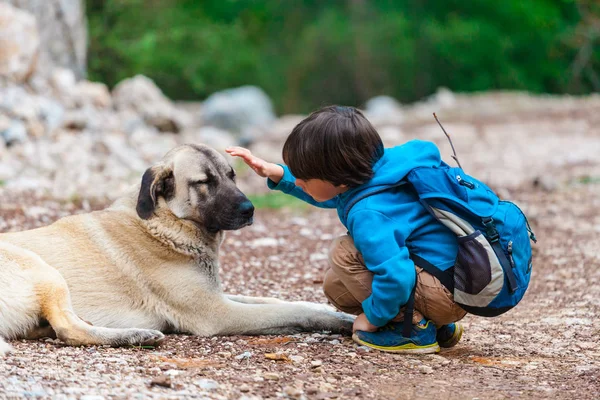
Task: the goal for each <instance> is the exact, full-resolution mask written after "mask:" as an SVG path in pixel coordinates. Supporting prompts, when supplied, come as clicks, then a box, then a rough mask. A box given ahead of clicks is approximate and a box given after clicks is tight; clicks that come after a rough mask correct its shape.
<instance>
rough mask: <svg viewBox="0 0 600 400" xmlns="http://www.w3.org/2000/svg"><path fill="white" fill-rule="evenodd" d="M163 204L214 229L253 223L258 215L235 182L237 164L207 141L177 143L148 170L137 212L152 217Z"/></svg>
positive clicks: (145, 217) (141, 189)
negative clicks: (211, 146)
mask: <svg viewBox="0 0 600 400" xmlns="http://www.w3.org/2000/svg"><path fill="white" fill-rule="evenodd" d="M161 198H162V199H164V202H162V201H161ZM160 207H168V208H169V210H170V211H171V212H172V213H173V214H174V215H175V216H177V218H180V219H184V220H188V221H191V222H193V223H194V224H196V225H197V226H199V227H201V228H203V229H206V230H208V231H210V232H218V231H222V230H233V229H239V228H241V227H243V226H246V225H250V224H251V223H252V216H253V215H254V206H253V205H252V203H251V202H250V200H248V198H247V197H246V196H245V195H244V194H243V193H242V192H241V191H240V189H238V187H237V186H236V184H235V172H234V171H233V168H231V166H230V165H229V163H228V162H227V160H226V159H225V157H224V156H222V155H221V154H219V153H218V152H217V151H216V150H214V149H212V148H210V147H208V146H204V145H183V146H179V147H176V148H174V149H173V150H171V151H169V152H168V153H167V154H166V155H165V156H164V158H163V159H162V161H161V162H160V163H158V164H157V165H154V166H152V167H150V168H148V169H147V170H146V172H145V173H144V176H143V177H142V185H141V188H140V193H139V196H138V202H137V207H136V210H137V213H138V215H139V216H140V218H142V219H150V218H152V217H153V216H155V215H156V214H157V211H158V209H159V208H160Z"/></svg>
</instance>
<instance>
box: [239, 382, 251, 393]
mask: <svg viewBox="0 0 600 400" xmlns="http://www.w3.org/2000/svg"><path fill="white" fill-rule="evenodd" d="M249 391H250V386H248V385H246V384H245V383H244V384H243V385H242V386H240V392H242V393H248V392H249Z"/></svg>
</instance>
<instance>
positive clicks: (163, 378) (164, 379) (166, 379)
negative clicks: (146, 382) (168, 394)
mask: <svg viewBox="0 0 600 400" xmlns="http://www.w3.org/2000/svg"><path fill="white" fill-rule="evenodd" d="M172 385H173V384H172V383H171V377H170V376H168V375H160V376H157V377H156V378H154V379H152V380H151V381H150V386H161V387H166V388H171V387H172Z"/></svg>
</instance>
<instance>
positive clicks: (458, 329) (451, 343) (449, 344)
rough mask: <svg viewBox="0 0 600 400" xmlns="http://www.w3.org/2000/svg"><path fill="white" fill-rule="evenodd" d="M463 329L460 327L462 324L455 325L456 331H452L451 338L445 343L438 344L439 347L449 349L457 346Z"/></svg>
mask: <svg viewBox="0 0 600 400" xmlns="http://www.w3.org/2000/svg"><path fill="white" fill-rule="evenodd" d="M464 331H465V330H464V328H463V326H462V324H458V323H457V324H456V330H454V334H453V335H452V337H451V338H450V339H448V340H446V341H445V342H440V343H439V344H440V347H443V348H445V349H449V348H450V347H454V346H456V345H457V344H458V342H460V338H462V335H463V332H464Z"/></svg>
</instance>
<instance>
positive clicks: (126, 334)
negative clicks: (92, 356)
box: [0, 243, 164, 346]
mask: <svg viewBox="0 0 600 400" xmlns="http://www.w3.org/2000/svg"><path fill="white" fill-rule="evenodd" d="M0 249H1V250H3V251H4V252H6V254H7V255H8V256H7V257H5V259H6V260H10V262H11V263H10V264H7V265H8V266H5V268H9V267H10V268H13V269H15V271H19V270H20V275H19V278H20V279H22V280H23V281H24V282H26V283H27V284H28V285H29V286H26V287H28V288H29V289H28V290H29V291H30V292H29V293H30V296H29V297H32V298H34V299H35V300H36V301H35V308H36V309H35V310H34V311H35V314H36V315H37V319H38V321H39V319H40V318H44V319H46V320H47V321H48V323H49V324H50V326H51V327H52V329H53V330H54V332H56V336H57V337H58V338H59V339H61V340H62V341H64V342H65V343H67V344H70V345H101V344H107V345H111V346H122V345H140V344H142V345H146V344H148V345H155V344H158V343H160V342H161V341H162V340H163V339H164V336H163V334H162V333H161V332H159V331H153V330H147V329H110V328H101V327H95V326H92V325H90V324H88V323H86V322H85V321H83V320H81V319H80V318H79V317H77V315H75V312H74V311H73V307H72V305H71V295H70V293H69V289H68V287H67V283H66V282H65V280H64V278H63V277H62V275H61V274H60V273H59V272H58V271H57V270H56V269H54V268H52V267H51V266H50V265H48V264H47V263H46V262H44V260H42V259H41V258H40V257H39V256H38V255H37V254H35V253H32V252H30V251H28V250H24V249H22V248H19V247H16V246H13V245H10V244H6V243H4V244H1V246H0ZM17 267H18V268H19V269H16V268H17ZM15 274H16V272H15ZM26 294H27V293H20V295H21V296H23V297H27V296H25V295H26ZM0 322H2V321H0ZM0 327H1V325H0ZM17 328H18V327H17ZM32 328H34V327H33V326H32V327H30V328H29V329H26V330H25V332H23V333H22V334H20V335H18V336H20V337H25V336H27V331H30V330H31V329H32ZM5 330H8V329H6V327H5ZM12 330H13V331H15V330H18V329H15V327H13V329H12ZM4 343H5V342H4Z"/></svg>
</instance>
